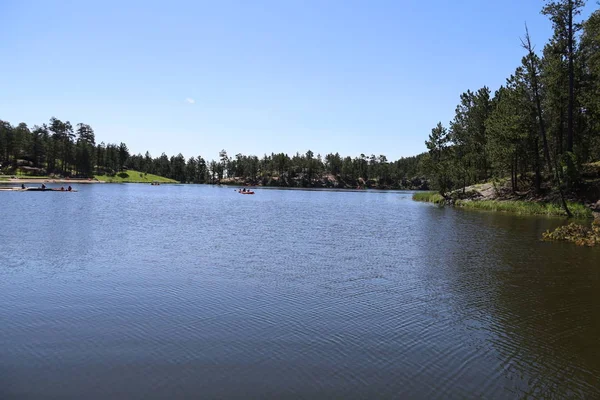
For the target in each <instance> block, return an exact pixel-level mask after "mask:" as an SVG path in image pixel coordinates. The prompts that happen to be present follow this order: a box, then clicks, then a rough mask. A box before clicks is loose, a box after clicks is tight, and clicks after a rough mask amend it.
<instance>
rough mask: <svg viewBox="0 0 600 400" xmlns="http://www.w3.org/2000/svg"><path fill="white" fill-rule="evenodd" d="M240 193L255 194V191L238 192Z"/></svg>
mask: <svg viewBox="0 0 600 400" xmlns="http://www.w3.org/2000/svg"><path fill="white" fill-rule="evenodd" d="M238 193H240V194H254V192H251V191H246V192H238Z"/></svg>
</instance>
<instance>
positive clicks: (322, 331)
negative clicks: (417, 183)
mask: <svg viewBox="0 0 600 400" xmlns="http://www.w3.org/2000/svg"><path fill="white" fill-rule="evenodd" d="M74 188H76V189H78V190H79V192H78V193H55V192H50V193H49V192H39V193H37V192H36V193H32V192H0V398H1V399H4V400H6V399H82V398H85V399H107V398H110V399H162V398H169V399H188V398H194V399H196V398H198V399H213V398H224V399H251V398H260V399H270V398H273V399H285V398H293V399H298V398H305V399H331V398H343V399H397V398H410V399H438V398H439V399H449V398H450V399H468V398H486V399H503V398H540V399H542V398H545V399H549V398H567V397H569V398H590V399H591V398H600V249H591V248H582V247H577V246H575V245H572V244H568V243H546V242H542V241H540V237H541V234H542V232H544V231H545V230H546V229H549V228H553V227H556V226H558V225H560V224H562V223H563V220H561V219H550V218H540V217H520V216H514V215H506V214H499V213H487V212H476V211H465V210H460V209H452V208H438V207H436V206H433V205H431V204H424V203H417V202H413V201H412V200H411V193H409V192H374V191H364V192H336V191H300V190H272V189H270V190H266V189H258V190H257V191H256V194H255V195H253V196H242V195H239V194H237V193H236V192H235V191H234V190H233V189H232V188H220V187H211V186H198V185H161V186H150V185H135V184H124V185H108V184H107V185H101V184H99V185H75V186H74Z"/></svg>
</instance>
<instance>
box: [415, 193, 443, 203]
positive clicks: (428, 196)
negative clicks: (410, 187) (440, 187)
mask: <svg viewBox="0 0 600 400" xmlns="http://www.w3.org/2000/svg"><path fill="white" fill-rule="evenodd" d="M412 199H413V200H414V201H425V202H428V203H435V204H443V203H444V198H443V197H442V196H441V195H440V194H439V193H437V192H417V193H414V194H413V197H412Z"/></svg>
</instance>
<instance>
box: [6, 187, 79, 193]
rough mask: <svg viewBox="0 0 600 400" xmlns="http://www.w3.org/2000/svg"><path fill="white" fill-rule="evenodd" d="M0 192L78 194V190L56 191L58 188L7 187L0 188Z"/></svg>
mask: <svg viewBox="0 0 600 400" xmlns="http://www.w3.org/2000/svg"><path fill="white" fill-rule="evenodd" d="M0 191H4V192H76V191H77V190H76V189H71V190H68V189H64V188H63V189H56V188H39V187H25V188H22V187H7V188H0Z"/></svg>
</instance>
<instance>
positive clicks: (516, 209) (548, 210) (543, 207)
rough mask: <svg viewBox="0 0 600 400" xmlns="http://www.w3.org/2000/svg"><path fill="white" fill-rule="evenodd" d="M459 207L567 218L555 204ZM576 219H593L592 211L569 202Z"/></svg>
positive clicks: (479, 202)
mask: <svg viewBox="0 0 600 400" xmlns="http://www.w3.org/2000/svg"><path fill="white" fill-rule="evenodd" d="M456 205H457V206H458V207H464V208H471V209H475V210H487V211H500V212H511V213H515V214H521V215H548V216H566V215H567V214H566V213H565V210H563V208H562V206H561V205H559V204H554V203H541V202H533V201H522V200H475V201H472V200H471V201H470V200H457V201H456ZM567 205H568V207H569V210H570V211H571V213H572V214H573V217H575V218H592V211H591V210H590V209H589V208H588V207H586V206H585V205H583V204H580V203H572V202H567Z"/></svg>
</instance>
